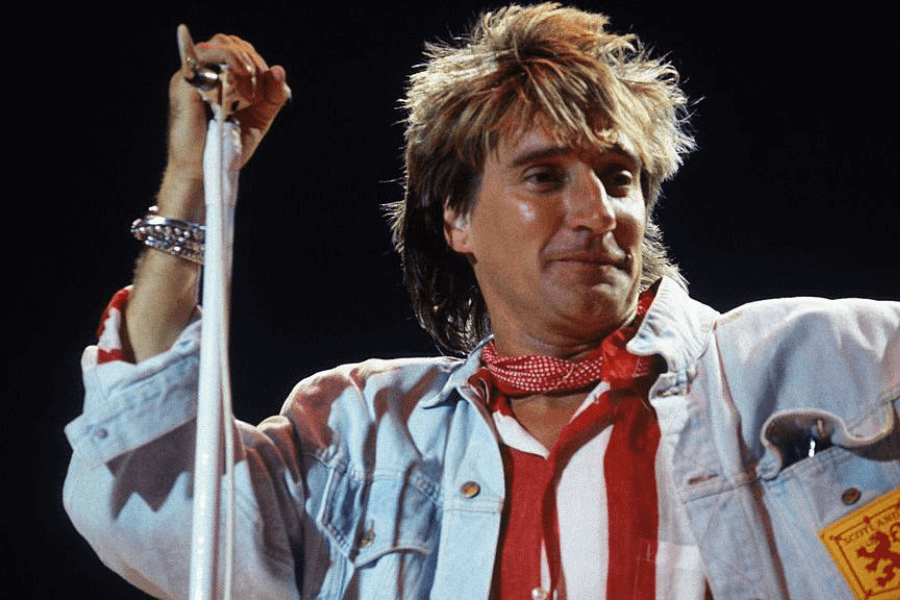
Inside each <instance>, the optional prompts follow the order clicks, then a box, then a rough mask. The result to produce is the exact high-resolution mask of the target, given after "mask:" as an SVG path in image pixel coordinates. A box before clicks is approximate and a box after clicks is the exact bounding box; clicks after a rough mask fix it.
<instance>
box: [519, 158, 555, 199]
mask: <svg viewBox="0 0 900 600" xmlns="http://www.w3.org/2000/svg"><path fill="white" fill-rule="evenodd" d="M523 180H524V181H525V184H526V185H527V186H528V187H529V188H530V189H532V190H533V191H535V192H538V193H548V192H553V191H557V190H559V189H561V188H562V187H563V186H564V185H565V183H566V173H565V171H564V170H563V169H560V168H558V167H556V166H554V165H541V166H537V167H531V168H529V169H528V170H526V171H525V173H524V176H523Z"/></svg>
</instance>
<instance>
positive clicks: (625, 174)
mask: <svg viewBox="0 0 900 600" xmlns="http://www.w3.org/2000/svg"><path fill="white" fill-rule="evenodd" d="M600 178H601V180H602V181H603V185H604V186H605V187H606V193H608V194H610V195H612V196H620V197H621V196H627V195H628V194H629V193H630V192H631V190H632V188H633V187H634V184H635V181H637V177H636V176H635V174H634V173H632V172H631V170H629V169H627V168H623V167H616V168H614V169H609V170H607V171H606V172H605V173H603V174H602V175H601V176H600Z"/></svg>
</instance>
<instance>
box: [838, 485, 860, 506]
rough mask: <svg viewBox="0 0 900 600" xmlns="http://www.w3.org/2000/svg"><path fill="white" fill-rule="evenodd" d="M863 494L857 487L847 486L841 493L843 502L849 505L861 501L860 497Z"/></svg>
mask: <svg viewBox="0 0 900 600" xmlns="http://www.w3.org/2000/svg"><path fill="white" fill-rule="evenodd" d="M860 496H862V492H860V491H859V489H857V488H847V489H846V490H844V493H843V494H841V502H843V503H844V504H846V505H847V506H849V505H851V504H856V503H857V502H858V501H859V497H860Z"/></svg>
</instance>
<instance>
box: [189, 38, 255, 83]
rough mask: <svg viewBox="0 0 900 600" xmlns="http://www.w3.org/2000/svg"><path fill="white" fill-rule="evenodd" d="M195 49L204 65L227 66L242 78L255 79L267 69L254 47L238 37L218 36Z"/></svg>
mask: <svg viewBox="0 0 900 600" xmlns="http://www.w3.org/2000/svg"><path fill="white" fill-rule="evenodd" d="M195 49H196V52H197V57H198V59H199V60H200V61H202V62H203V63H204V64H214V65H219V66H225V67H227V68H229V69H230V70H231V71H232V72H233V73H234V74H235V75H238V76H241V77H253V76H254V75H256V74H257V73H259V72H262V71H265V70H266V69H267V67H266V63H265V61H264V60H263V59H262V57H261V56H259V54H258V53H257V52H256V50H255V49H254V48H253V46H252V45H251V44H250V43H248V42H245V41H244V40H242V39H240V38H239V37H237V36H232V35H224V34H216V35H215V36H213V37H212V38H211V39H210V40H209V41H206V42H202V43H200V44H197V45H196V47H195Z"/></svg>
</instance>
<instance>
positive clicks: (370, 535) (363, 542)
mask: <svg viewBox="0 0 900 600" xmlns="http://www.w3.org/2000/svg"><path fill="white" fill-rule="evenodd" d="M374 541H375V526H374V525H370V526H369V530H368V531H366V532H365V533H364V534H363V536H362V538H360V540H359V547H360V548H368V547H369V546H371V545H372V543H373V542H374Z"/></svg>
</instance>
